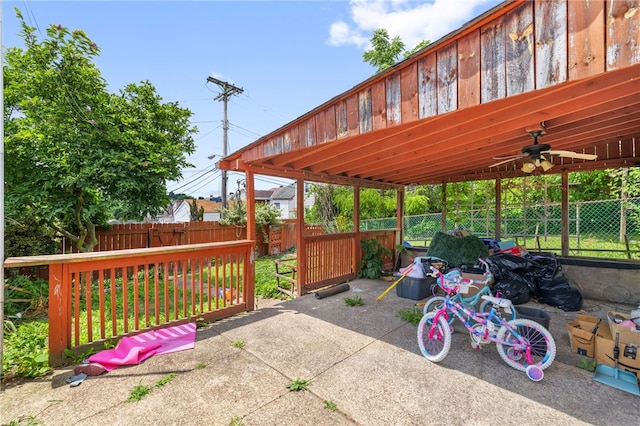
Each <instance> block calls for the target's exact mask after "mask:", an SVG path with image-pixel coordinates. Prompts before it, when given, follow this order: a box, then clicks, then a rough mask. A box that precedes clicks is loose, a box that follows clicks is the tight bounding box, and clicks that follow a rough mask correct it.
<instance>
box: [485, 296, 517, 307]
mask: <svg viewBox="0 0 640 426" xmlns="http://www.w3.org/2000/svg"><path fill="white" fill-rule="evenodd" d="M482 299H484V300H488V301H489V302H491V303H493V304H494V305H497V306H500V307H501V308H508V307H510V306H511V305H512V303H511V300H509V299H503V298H502V297H494V296H487V295H484V296H482Z"/></svg>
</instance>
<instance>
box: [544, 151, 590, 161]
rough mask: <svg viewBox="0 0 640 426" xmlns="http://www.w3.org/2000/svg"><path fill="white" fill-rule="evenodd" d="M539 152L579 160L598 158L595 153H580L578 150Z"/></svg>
mask: <svg viewBox="0 0 640 426" xmlns="http://www.w3.org/2000/svg"><path fill="white" fill-rule="evenodd" d="M541 154H548V155H557V156H559V157H566V158H577V159H579V160H595V159H596V158H598V156H597V155H595V154H582V153H580V152H573V151H556V150H552V151H545V152H542V153H541Z"/></svg>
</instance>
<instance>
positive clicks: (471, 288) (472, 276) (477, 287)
mask: <svg viewBox="0 0 640 426" xmlns="http://www.w3.org/2000/svg"><path fill="white" fill-rule="evenodd" d="M462 278H465V279H468V280H475V281H485V280H486V279H487V277H486V276H485V275H483V274H469V273H467V272H463V273H462ZM492 285H493V279H492V280H491V281H489V287H491V286H492ZM483 287H485V286H483V285H479V284H472V285H470V286H469V290H468V291H467V292H466V293H464V291H463V292H462V293H463V294H464V297H471V296H475V295H476V294H478V292H479V291H480V290H481V289H482V288H483Z"/></svg>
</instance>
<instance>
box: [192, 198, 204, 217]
mask: <svg viewBox="0 0 640 426" xmlns="http://www.w3.org/2000/svg"><path fill="white" fill-rule="evenodd" d="M189 213H190V216H191V220H192V221H194V222H202V221H203V220H204V207H202V206H200V207H198V201H197V200H196V199H195V198H194V199H192V200H191V203H189Z"/></svg>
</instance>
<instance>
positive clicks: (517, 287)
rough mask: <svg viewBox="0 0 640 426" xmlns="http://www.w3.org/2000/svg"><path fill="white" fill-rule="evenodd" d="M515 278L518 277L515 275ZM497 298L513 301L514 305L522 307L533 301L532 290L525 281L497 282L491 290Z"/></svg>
mask: <svg viewBox="0 0 640 426" xmlns="http://www.w3.org/2000/svg"><path fill="white" fill-rule="evenodd" d="M514 276H517V275H516V274H514ZM491 292H492V293H493V294H494V295H495V296H499V297H502V298H505V299H509V300H511V303H513V304H514V305H522V304H523V303H527V302H528V301H529V299H531V290H529V286H528V285H527V283H526V282H525V281H522V280H521V281H510V280H508V279H505V280H502V281H498V282H496V283H495V284H494V285H493V287H492V288H491Z"/></svg>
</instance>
